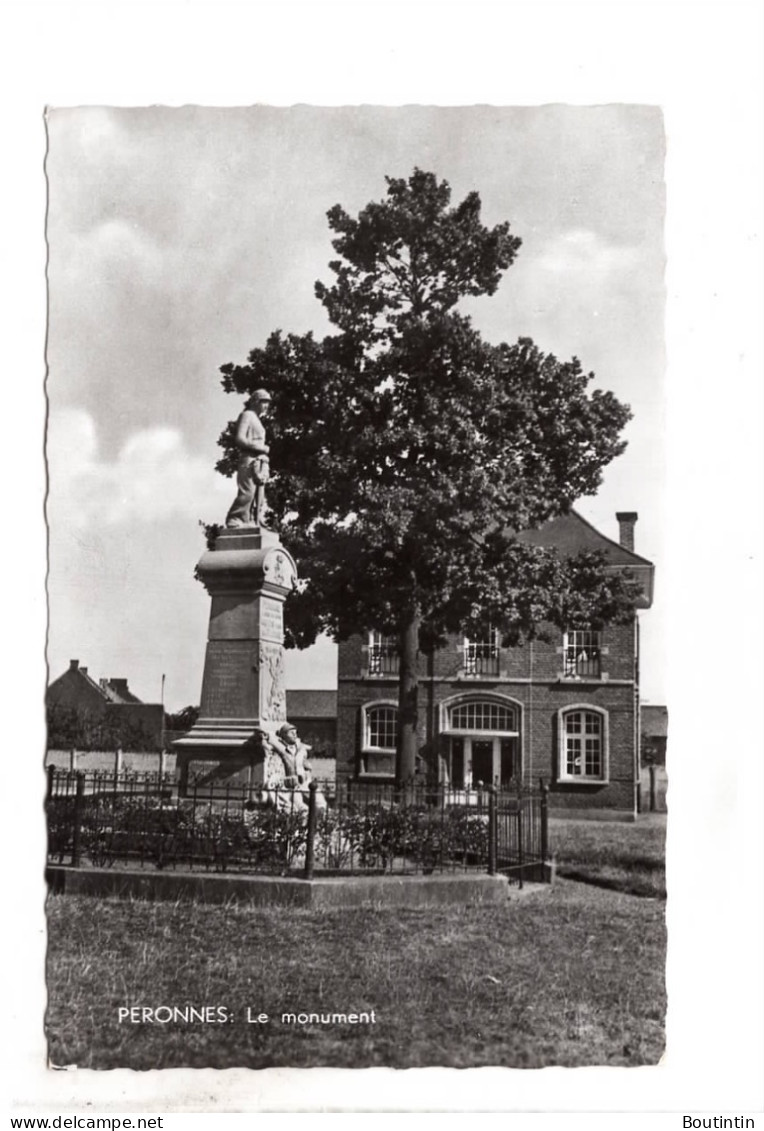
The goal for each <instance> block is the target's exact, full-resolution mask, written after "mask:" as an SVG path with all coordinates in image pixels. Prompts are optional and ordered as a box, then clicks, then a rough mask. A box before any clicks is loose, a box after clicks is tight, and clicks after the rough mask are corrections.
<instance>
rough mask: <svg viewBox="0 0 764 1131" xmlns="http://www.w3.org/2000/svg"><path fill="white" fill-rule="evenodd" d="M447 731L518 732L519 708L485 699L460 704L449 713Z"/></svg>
mask: <svg viewBox="0 0 764 1131" xmlns="http://www.w3.org/2000/svg"><path fill="white" fill-rule="evenodd" d="M447 729H448V730H450V731H452V730H457V731H476V730H477V731H479V730H485V731H505V732H509V733H510V734H514V733H515V732H516V731H517V708H516V707H514V706H513V705H512V704H511V703H492V702H490V701H488V700H484V699H475V700H470V701H468V702H467V703H459V704H458V705H457V706H455V707H452V708H451V710H450V711H449V718H448V722H447Z"/></svg>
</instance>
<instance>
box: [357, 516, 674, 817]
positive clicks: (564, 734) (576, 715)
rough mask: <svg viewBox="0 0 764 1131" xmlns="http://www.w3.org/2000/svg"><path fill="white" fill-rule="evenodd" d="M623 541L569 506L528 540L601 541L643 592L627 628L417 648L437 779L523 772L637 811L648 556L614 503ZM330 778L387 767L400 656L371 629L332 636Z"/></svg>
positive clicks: (573, 796)
mask: <svg viewBox="0 0 764 1131" xmlns="http://www.w3.org/2000/svg"><path fill="white" fill-rule="evenodd" d="M617 518H618V521H619V525H620V540H619V542H615V541H612V540H611V539H610V538H607V537H605V536H604V535H603V534H601V533H600V532H599V531H597V530H596V529H595V528H594V527H593V526H591V524H590V523H588V522H587V521H586V520H585V519H583V518H582V517H581V516H580V515H578V514H577V513H576V512H571V513H570V514H569V515H566V516H564V517H561V518H557V519H554V520H552V521H550V522H548V523H547V524H546V525H545V526H543V527H541V528H540V529H539V530H537V531H528V532H526V533H525V534H524V535H523V537H524V538H525V539H526V540H528V541H530V542H532V543H534V544H537V545H544V546H555V547H556V548H557V549H558V552H560V553H561V554H565V555H570V554H574V553H577V552H579V551H584V550H601V551H604V553H605V555H606V559H607V568H609V569H613V570H621V569H629V570H630V571H631V573H632V575H633V576H634V577H635V578H636V579H637V580H639V582H640V584H641V588H642V595H641V598H640V599H639V601H638V602H637V608H635V612H634V617H633V619H632V620H631V622H630V623H629V624H626V625H613V626H610V627H608V628H606V629H604V630H603V631H601V632H600V631H595V630H593V629H592V628H589V627H587V626H585V625H580V626H577V627H576V629H575V630H571V631H569V632H566V633H564V634H557V635H556V637H555V639H554V641H553V642H550V643H546V642H542V641H538V640H537V641H533V642H531V643H527V644H524V645H521V646H518V647H513V648H504V647H502V646H501V640H500V637H499V635H498V633H496V632H495V631H493V630H491V629H487V630H486V632H485V633H484V635H483V637H482V638H481V639H467V638H466V637H464V636H459V637H456V636H454V637H452V638H451V639H450V640H449V641H448V644H447V646H446V647H445V648H443V649H440V650H438V651H435V652H434V653H430V654H421V655H420V658H419V677H420V685H419V745H420V753H421V755H422V758H423V760H424V761H423V768H424V769H425V770H426V773H427V776H428V777H429V779H430V780H431V781H437V782H439V783H445V784H448V785H450V786H451V787H453V788H457V789H469V788H474V787H476V786H477V785H478V783H483V784H488V783H491V782H495V783H497V784H500V785H507V786H512V785H514V784H516V783H517V782H518V780H521V781H522V782H523V783H527V784H533V785H536V784H538V779H539V778H541V777H543V778H544V780H545V781H546V782H547V783H548V784H549V786H550V805H552V806H553V807H555V808H561V809H566V810H570V811H575V812H577V813H580V814H581V815H584V813H587V814H591V815H597V814H601V815H602V816H605V815H616V814H619V815H623V816H624V817H630V816H633V815H634V814H635V813H636V806H637V784H638V780H639V746H640V734H639V730H640V712H639V621H638V610H639V609H647V608H649V607H650V605H651V603H652V592H653V572H654V570H653V566H652V564H651V563H650V562H648V561H647V560H646V559H645V558H642V557H640V556H639V555H638V554H636V553H635V551H634V524H635V523H636V521H637V515H636V514H634V513H622V514H619V515H618V516H617ZM338 676H339V689H338V712H337V776H338V777H343V778H347V777H352V778H358V779H364V780H368V781H375V782H384V781H390V780H392V778H393V775H394V771H395V730H396V718H397V691H398V655H397V649H396V647H395V642H394V641H393V640H391V639H389V638H386V637H384V636H382V635H380V633H378V632H372V633H369V634H368V636H367V637H366V638H362V637H360V636H356V637H353V638H351V639H350V640H348V641H346V642H344V643H342V644H340V646H339V666H338Z"/></svg>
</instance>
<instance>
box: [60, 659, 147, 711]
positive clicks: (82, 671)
mask: <svg viewBox="0 0 764 1131" xmlns="http://www.w3.org/2000/svg"><path fill="white" fill-rule="evenodd" d="M83 685H84V686H85V687H87V688H88V689H89V690H90V691H94V692H95V693H96V694H97V695H98V696H99V698H101V699H102V700H103V701H104V703H121V704H125V703H141V702H142V700H140V699H139V698H138V696H137V695H133V693H132V691H131V690H130V689H129V687H128V686H127V680H126V679H124V678H123V677H119V678H118V679H101V680H99V681H98V682H96V680H94V679H93V677H92V676H91V675H89V674H88V669H87V668H86V667H84V666H83V665H82V664H80V662H79V660H70V661H69V667H68V668H67V669H66V671H65V672H63V674H62V675H60V676H59V677H58V679H54V680H53V682H52V683H51V684H50V685H49V687H48V695H50V693H51V691H53V692H54V697H55V694H56V692H62V691H63V689H64V688H69V689H71V688H73V687H74V686H80V687H81V686H83ZM64 694H66V692H64Z"/></svg>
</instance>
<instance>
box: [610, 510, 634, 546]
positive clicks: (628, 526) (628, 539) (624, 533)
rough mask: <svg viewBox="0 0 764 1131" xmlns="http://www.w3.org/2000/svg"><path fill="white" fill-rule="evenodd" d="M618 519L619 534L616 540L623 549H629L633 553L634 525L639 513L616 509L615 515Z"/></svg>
mask: <svg viewBox="0 0 764 1131" xmlns="http://www.w3.org/2000/svg"><path fill="white" fill-rule="evenodd" d="M615 517H616V518H617V519H618V527H619V536H618V541H619V542H620V543H621V545H622V546H623V548H624V550H631V552H632V554H633V553H634V527H635V525H636V522H637V519H638V518H639V515H638V514H637V512H636V511H618V513H617V514H616V516H615Z"/></svg>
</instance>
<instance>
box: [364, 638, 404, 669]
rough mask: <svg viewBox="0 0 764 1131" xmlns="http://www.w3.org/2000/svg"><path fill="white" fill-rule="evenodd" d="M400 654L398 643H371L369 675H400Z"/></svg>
mask: <svg viewBox="0 0 764 1131" xmlns="http://www.w3.org/2000/svg"><path fill="white" fill-rule="evenodd" d="M400 666H401V665H400V655H399V653H398V647H397V645H396V644H370V645H369V659H368V674H369V675H398V672H399V671H400Z"/></svg>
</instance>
